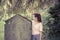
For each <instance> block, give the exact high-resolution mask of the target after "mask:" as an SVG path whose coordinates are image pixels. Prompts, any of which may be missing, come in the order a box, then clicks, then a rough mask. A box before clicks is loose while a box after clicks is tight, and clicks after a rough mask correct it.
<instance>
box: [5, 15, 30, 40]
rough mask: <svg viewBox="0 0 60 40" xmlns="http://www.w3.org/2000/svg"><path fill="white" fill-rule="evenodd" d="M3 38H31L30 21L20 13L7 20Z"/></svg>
mask: <svg viewBox="0 0 60 40" xmlns="http://www.w3.org/2000/svg"><path fill="white" fill-rule="evenodd" d="M5 40H31V21H30V20H28V19H26V18H25V17H23V16H21V15H15V16H14V17H12V18H11V19H9V20H7V21H6V24H5Z"/></svg>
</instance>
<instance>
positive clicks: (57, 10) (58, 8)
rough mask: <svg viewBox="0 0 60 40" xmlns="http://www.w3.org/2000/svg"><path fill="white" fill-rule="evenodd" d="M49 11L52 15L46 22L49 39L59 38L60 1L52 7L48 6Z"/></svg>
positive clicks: (56, 39)
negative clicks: (48, 29)
mask: <svg viewBox="0 0 60 40" xmlns="http://www.w3.org/2000/svg"><path fill="white" fill-rule="evenodd" d="M49 13H50V14H51V15H52V17H51V18H53V20H49V23H48V25H49V28H50V32H49V36H50V39H51V40H53V39H54V40H60V1H59V2H58V4H56V5H55V6H54V7H51V8H50V10H49ZM51 21H52V22H51ZM52 38H53V39H52Z"/></svg>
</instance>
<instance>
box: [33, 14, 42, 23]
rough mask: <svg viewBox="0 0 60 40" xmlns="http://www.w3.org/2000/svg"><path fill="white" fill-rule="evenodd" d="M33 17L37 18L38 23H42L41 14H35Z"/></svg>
mask: <svg viewBox="0 0 60 40" xmlns="http://www.w3.org/2000/svg"><path fill="white" fill-rule="evenodd" d="M33 15H34V16H35V17H36V18H37V20H38V22H42V20H41V15H40V14H39V13H34V14H33Z"/></svg>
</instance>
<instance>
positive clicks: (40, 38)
mask: <svg viewBox="0 0 60 40" xmlns="http://www.w3.org/2000/svg"><path fill="white" fill-rule="evenodd" d="M40 40H42V31H40Z"/></svg>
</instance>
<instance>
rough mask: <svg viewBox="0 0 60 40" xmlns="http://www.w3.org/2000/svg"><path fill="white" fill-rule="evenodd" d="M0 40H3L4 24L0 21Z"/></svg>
mask: <svg viewBox="0 0 60 40" xmlns="http://www.w3.org/2000/svg"><path fill="white" fill-rule="evenodd" d="M0 40H4V22H3V21H0Z"/></svg>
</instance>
